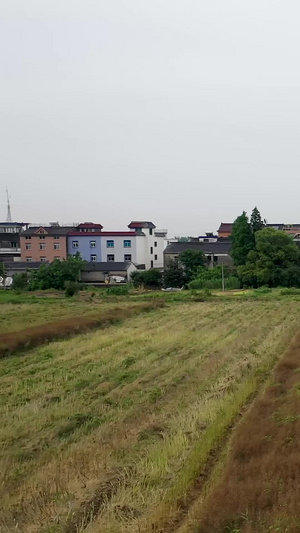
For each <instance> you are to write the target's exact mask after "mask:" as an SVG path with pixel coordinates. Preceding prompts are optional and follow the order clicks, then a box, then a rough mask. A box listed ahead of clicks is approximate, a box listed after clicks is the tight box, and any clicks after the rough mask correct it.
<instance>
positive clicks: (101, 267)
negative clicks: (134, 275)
mask: <svg viewBox="0 0 300 533" xmlns="http://www.w3.org/2000/svg"><path fill="white" fill-rule="evenodd" d="M130 265H131V263H129V262H128V263H122V262H117V261H116V262H115V261H108V262H101V263H97V262H94V261H92V262H87V263H85V264H84V267H83V270H85V271H88V272H120V271H122V270H123V271H127V270H128V268H129V267H130Z"/></svg>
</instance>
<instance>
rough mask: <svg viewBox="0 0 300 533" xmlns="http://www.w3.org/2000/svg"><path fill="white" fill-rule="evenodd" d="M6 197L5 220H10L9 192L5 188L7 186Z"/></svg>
mask: <svg viewBox="0 0 300 533" xmlns="http://www.w3.org/2000/svg"><path fill="white" fill-rule="evenodd" d="M6 198H7V216H6V222H12V218H11V212H10V203H9V194H8V189H7V187H6Z"/></svg>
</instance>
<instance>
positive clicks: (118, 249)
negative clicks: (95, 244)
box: [101, 235, 136, 263]
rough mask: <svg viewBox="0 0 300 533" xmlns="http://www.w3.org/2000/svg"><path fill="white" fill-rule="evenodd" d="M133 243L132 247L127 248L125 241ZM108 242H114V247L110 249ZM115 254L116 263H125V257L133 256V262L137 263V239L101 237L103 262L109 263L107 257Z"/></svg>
mask: <svg viewBox="0 0 300 533" xmlns="http://www.w3.org/2000/svg"><path fill="white" fill-rule="evenodd" d="M128 240H130V241H131V247H130V248H127V247H126V248H125V247H124V241H128ZM107 241H114V247H113V248H108V247H107ZM110 254H113V255H114V256H115V261H120V262H124V255H125V254H131V261H132V262H133V263H135V262H136V237H135V236H134V235H132V236H112V237H106V236H102V237H101V260H102V261H103V262H105V261H107V256H108V255H110Z"/></svg>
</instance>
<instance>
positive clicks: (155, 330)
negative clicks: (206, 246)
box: [0, 299, 300, 533]
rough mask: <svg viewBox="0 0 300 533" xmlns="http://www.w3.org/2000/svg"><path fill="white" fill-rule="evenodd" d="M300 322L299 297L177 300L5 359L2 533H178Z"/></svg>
mask: <svg viewBox="0 0 300 533" xmlns="http://www.w3.org/2000/svg"><path fill="white" fill-rule="evenodd" d="M64 302H66V303H64V304H62V306H64V305H66V307H65V308H64V312H67V311H66V309H67V308H68V309H72V305H73V302H70V303H69V302H68V301H66V300H64ZM23 304H24V305H27V304H26V303H25V302H23ZM23 304H20V305H23ZM114 304H115V302H114ZM5 305H6V304H5ZM7 305H10V304H7ZM16 305H17V304H16ZM29 305H32V304H29ZM37 305H46V304H42V303H40V304H37V303H35V304H33V305H32V306H33V307H35V306H37ZM55 305H59V304H52V303H51V304H49V310H50V313H51V312H52V311H51V309H52V306H55ZM80 305H83V304H80ZM107 305H110V304H107ZM124 305H125V303H124ZM68 306H70V307H68ZM44 313H45V314H47V313H46V308H44ZM76 314H78V308H77V309H76ZM299 315H300V307H299V303H298V302H297V301H293V300H292V299H286V300H280V301H278V302H276V301H274V300H267V299H266V300H259V299H252V300H251V299H250V300H239V299H231V300H226V299H218V300H216V301H208V302H199V303H197V302H181V303H178V302H174V303H169V304H167V307H165V308H163V309H159V310H155V311H151V312H150V313H148V314H146V315H145V314H143V315H139V316H135V317H132V318H129V319H128V320H126V321H125V322H123V323H121V324H119V325H113V326H110V327H108V328H107V329H105V330H102V331H93V332H89V333H85V334H83V335H78V336H76V337H74V338H72V339H69V340H61V341H59V342H53V343H50V344H49V345H47V346H43V347H39V348H36V349H34V350H28V351H27V352H24V353H23V354H22V357H20V356H17V355H16V356H10V357H8V358H5V359H3V360H1V361H0V375H1V389H0V402H1V410H0V427H1V431H0V436H1V446H0V448H1V452H0V454H1V455H0V476H1V484H0V487H1V488H0V491H1V493H0V500H1V511H0V531H1V532H3V533H8V532H11V531H17V532H24V533H25V532H26V533H27V532H30V533H31V532H32V533H33V532H38V533H77V532H78V533H79V532H85V533H96V532H99V531H104V532H109V533H114V532H116V533H117V532H125V533H129V532H133V533H137V532H140V533H142V532H145V533H146V532H149V533H150V532H153V531H157V532H158V531H170V532H172V533H173V531H175V524H176V520H177V518H178V516H179V515H180V512H181V509H182V506H183V505H184V504H185V501H186V499H187V498H188V493H189V489H190V487H191V486H192V485H193V483H194V481H195V480H196V479H197V478H198V477H199V475H200V474H201V472H202V471H205V465H206V464H207V461H208V460H209V458H210V455H211V452H212V450H214V449H216V447H217V446H218V444H220V443H222V439H224V437H225V436H226V433H227V432H228V428H230V427H231V426H232V424H234V423H235V421H236V419H237V417H238V415H239V413H240V412H241V410H242V409H243V406H244V405H245V404H247V402H250V400H251V399H252V398H253V396H254V395H255V394H256V392H257V391H258V390H259V388H260V387H261V385H262V383H263V381H264V380H265V379H267V378H268V376H269V374H270V370H271V369H272V367H273V366H274V364H275V361H276V360H277V358H278V357H280V356H281V355H282V354H283V352H284V350H285V348H286V346H287V345H288V344H289V342H290V340H291V338H292V336H293V335H294V333H295V332H296V330H297V328H298V327H299ZM61 316H62V315H61ZM172 524H174V526H172Z"/></svg>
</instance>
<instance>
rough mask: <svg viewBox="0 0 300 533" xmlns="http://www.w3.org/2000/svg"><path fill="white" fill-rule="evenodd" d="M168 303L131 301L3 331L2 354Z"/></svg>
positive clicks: (0, 340)
mask: <svg viewBox="0 0 300 533" xmlns="http://www.w3.org/2000/svg"><path fill="white" fill-rule="evenodd" d="M164 305H165V302H164V301H163V300H152V301H151V302H146V303H140V304H139V303H137V304H136V303H135V304H134V303H131V304H128V305H127V306H123V307H111V308H110V309H109V310H104V311H102V312H101V313H98V314H97V315H88V316H72V317H69V318H62V319H60V320H55V321H53V322H48V323H45V324H40V325H38V326H32V327H27V328H26V329H20V330H17V331H12V332H9V333H0V358H1V357H4V356H5V355H9V354H11V353H13V352H16V351H18V350H21V349H24V348H26V349H28V348H32V347H35V346H39V345H41V344H45V343H48V342H49V341H53V340H55V339H59V338H65V337H67V336H70V335H74V334H78V333H80V332H83V331H85V330H89V329H94V328H104V327H107V326H108V325H110V324H114V323H116V322H118V321H120V320H124V319H125V318H129V317H131V316H133V315H136V314H139V313H144V312H148V311H153V310H155V309H160V308H162V307H164Z"/></svg>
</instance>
